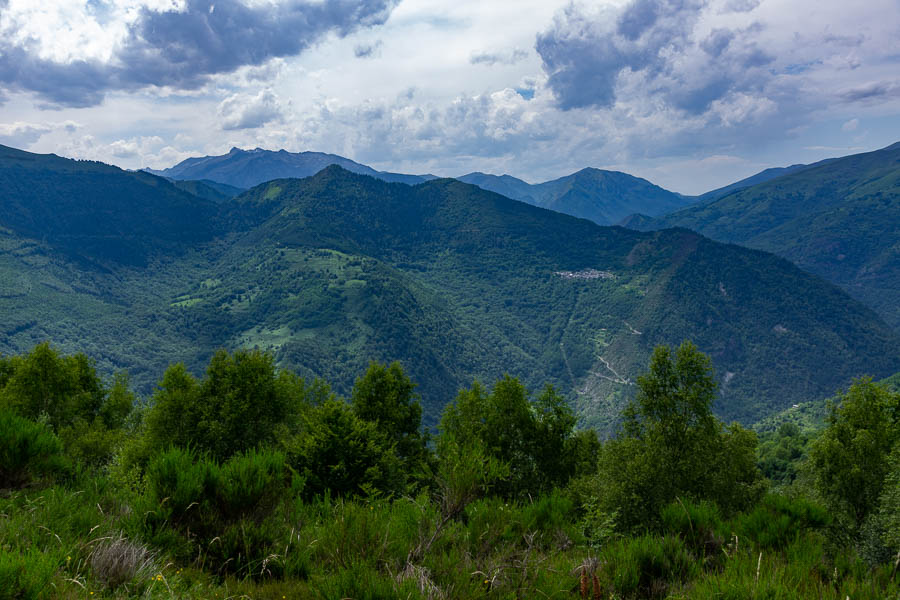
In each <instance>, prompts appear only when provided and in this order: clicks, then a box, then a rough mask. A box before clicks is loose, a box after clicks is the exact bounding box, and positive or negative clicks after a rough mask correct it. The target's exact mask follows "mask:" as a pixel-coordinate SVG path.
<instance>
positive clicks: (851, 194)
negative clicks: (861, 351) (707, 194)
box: [638, 143, 900, 328]
mask: <svg viewBox="0 0 900 600" xmlns="http://www.w3.org/2000/svg"><path fill="white" fill-rule="evenodd" d="M898 224H900V143H898V144H893V145H892V146H889V147H887V148H884V149H882V150H877V151H874V152H866V153H863V154H855V155H852V156H846V157H843V158H839V159H832V160H828V161H823V163H818V166H815V165H813V166H810V167H809V168H805V169H802V170H800V171H798V172H794V173H790V174H787V175H784V176H781V177H778V178H776V179H772V180H770V181H767V182H764V183H761V184H759V185H754V186H752V187H749V188H745V189H742V190H738V191H735V192H732V193H730V194H728V195H726V196H724V197H722V198H720V199H718V200H715V201H713V202H709V203H706V204H700V205H696V206H691V207H688V208H686V209H683V210H681V211H678V212H675V213H672V214H670V215H667V216H665V217H660V218H658V219H656V220H654V221H653V222H651V223H646V222H644V223H641V224H640V225H638V228H641V229H650V228H653V229H661V228H664V227H673V226H677V227H687V228H689V229H692V230H694V231H698V232H699V233H702V234H703V235H706V236H709V237H711V238H713V239H715V240H720V241H724V242H731V243H738V244H742V245H745V246H749V247H752V248H758V249H761V250H766V251H768V252H773V253H775V254H778V255H780V256H783V257H785V258H787V259H789V260H791V261H793V262H794V263H795V264H797V265H799V266H800V267H802V268H803V269H805V270H807V271H810V272H812V273H815V274H817V275H819V276H821V277H823V278H825V279H827V280H828V281H831V282H833V283H835V284H837V285H839V286H840V287H842V288H843V289H844V290H845V291H847V292H848V293H849V294H850V295H851V296H854V297H855V298H857V299H859V300H861V301H863V302H865V303H866V304H867V305H869V306H871V307H872V308H874V309H875V310H876V311H877V312H878V313H879V314H880V315H881V316H882V317H883V318H884V319H885V320H886V321H887V322H888V323H889V324H891V325H892V326H894V327H895V328H900V250H898V249H900V227H898Z"/></svg>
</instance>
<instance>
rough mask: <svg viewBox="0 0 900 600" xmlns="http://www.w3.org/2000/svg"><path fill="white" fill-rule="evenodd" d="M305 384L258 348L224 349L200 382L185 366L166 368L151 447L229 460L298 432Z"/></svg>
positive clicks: (152, 419) (151, 421) (150, 428)
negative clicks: (186, 450) (186, 449)
mask: <svg viewBox="0 0 900 600" xmlns="http://www.w3.org/2000/svg"><path fill="white" fill-rule="evenodd" d="M305 398H306V388H305V387H304V383H303V380H302V379H300V378H298V377H297V376H295V375H293V374H291V373H288V372H286V371H278V370H276V369H275V365H274V363H273V361H272V357H271V356H269V355H268V354H264V353H261V352H259V351H257V350H252V351H247V350H238V351H236V352H235V353H234V354H229V353H228V352H226V351H225V350H220V351H218V352H216V354H215V355H214V356H213V357H212V359H211V360H210V363H209V367H208V368H207V370H206V376H205V377H204V378H203V380H202V381H199V382H198V381H197V379H196V378H195V377H194V376H193V375H191V374H190V373H188V371H187V369H185V367H184V365H180V364H178V365H173V366H171V367H169V368H168V369H166V372H165V374H164V375H163V379H162V381H161V382H160V384H159V388H158V390H157V391H156V393H155V394H154V396H153V406H152V408H151V409H150V411H149V413H148V415H147V429H146V443H147V444H148V448H149V449H151V450H152V449H154V448H155V449H162V448H165V447H167V446H169V445H175V446H181V447H187V446H191V447H192V448H194V449H195V450H198V451H201V452H208V453H209V454H210V455H211V456H212V457H213V458H216V459H218V460H226V459H227V458H229V457H231V456H233V455H235V454H237V453H239V452H243V451H246V450H250V449H254V448H258V447H260V446H264V445H268V444H273V443H275V442H276V440H277V439H278V438H279V436H280V435H281V434H287V433H288V432H289V431H292V430H295V429H296V427H297V423H298V420H299V416H300V413H301V412H302V411H303V410H304V406H306V402H305Z"/></svg>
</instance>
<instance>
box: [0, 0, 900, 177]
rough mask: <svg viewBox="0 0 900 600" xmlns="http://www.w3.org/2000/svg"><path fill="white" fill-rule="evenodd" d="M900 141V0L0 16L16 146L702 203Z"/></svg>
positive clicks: (315, 0) (58, 3)
mask: <svg viewBox="0 0 900 600" xmlns="http://www.w3.org/2000/svg"><path fill="white" fill-rule="evenodd" d="M897 141H900V0H865V1H864V2H859V3H852V2H847V1H846V0H597V1H593V2H588V1H575V2H572V1H568V0H566V1H563V0H472V1H470V0H42V1H40V2H37V1H36V0H0V144H5V145H9V146H14V147H17V148H22V149H25V150H30V151H33V152H43V153H49V152H52V153H56V154H59V155H61V156H68V157H73V158H85V159H93V160H101V161H104V162H108V163H111V164H115V165H119V166H121V167H123V168H142V167H152V168H164V167H168V166H172V165H174V164H175V163H177V162H179V161H181V160H183V159H185V158H188V157H191V156H204V155H216V154H224V153H226V152H228V150H229V149H230V148H232V147H235V146H236V147H240V148H248V149H249V148H256V147H261V148H266V149H271V150H278V149H286V150H289V151H293V152H299V151H305V150H312V151H318V152H331V153H335V154H340V155H342V156H346V157H348V158H351V159H353V160H356V161H358V162H361V163H364V164H367V165H370V166H372V167H374V168H377V169H381V170H390V171H396V172H404V173H433V174H435V175H440V176H457V175H462V174H464V173H468V172H471V171H482V172H486V173H495V174H502V173H508V174H511V175H514V176H516V177H520V178H522V179H525V180H526V181H529V182H531V183H536V182H540V181H545V180H548V179H552V178H555V177H560V176H562V175H566V174H569V173H572V172H574V171H577V170H579V169H582V168H584V167H596V168H604V169H614V170H620V171H625V172H627V173H631V174H633V175H637V176H640V177H644V178H646V179H649V180H650V181H652V182H653V183H656V184H658V185H661V186H663V187H665V188H667V189H670V190H673V191H676V192H681V193H685V194H698V193H702V192H705V191H708V190H710V189H714V188H716V187H719V186H722V185H726V184H728V183H731V182H733V181H736V180H738V179H740V178H743V177H746V176H749V175H751V174H753V173H756V172H758V171H760V170H762V169H764V168H767V167H771V166H786V165H789V164H794V163H808V162H813V161H816V160H820V159H822V158H826V157H831V156H842V155H846V154H853V153H856V152H863V151H869V150H874V149H878V148H881V147H884V146H888V145H890V144H892V143H894V142H897Z"/></svg>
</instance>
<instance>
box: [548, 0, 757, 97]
mask: <svg viewBox="0 0 900 600" xmlns="http://www.w3.org/2000/svg"><path fill="white" fill-rule="evenodd" d="M707 8H708V3H707V2H706V1H705V0H632V2H630V3H629V4H627V5H626V6H625V7H624V8H622V9H621V10H620V11H618V12H614V11H611V10H610V9H601V10H599V11H596V10H594V11H592V10H590V9H588V8H585V7H582V6H580V5H576V4H572V5H570V6H569V7H568V8H566V9H565V10H564V11H562V12H561V13H559V14H557V16H556V18H555V19H554V23H553V25H552V26H551V27H550V29H549V30H547V31H545V32H543V33H541V34H539V35H538V36H537V42H536V44H535V48H536V49H537V51H538V54H540V56H541V59H542V61H543V68H544V71H545V72H546V73H547V76H548V85H549V86H550V88H551V89H552V90H553V92H554V94H555V95H556V98H557V101H558V105H559V107H560V108H562V109H563V110H570V109H576V108H588V107H593V108H610V107H612V106H613V105H614V103H615V102H616V101H617V100H618V99H619V96H620V94H621V92H622V91H623V90H624V89H626V88H627V85H628V84H629V83H630V84H631V87H632V89H633V90H638V89H643V90H649V92H650V93H651V94H653V96H655V98H656V99H657V100H658V101H661V102H663V103H664V104H665V105H666V106H670V107H674V108H676V109H679V110H682V111H685V112H687V113H690V114H700V113H703V112H705V111H707V110H709V109H710V107H711V106H712V104H713V102H715V101H717V100H720V99H722V98H725V97H726V96H728V95H729V94H736V93H740V92H746V91H748V90H759V89H761V87H762V86H763V84H764V83H765V81H766V80H767V79H768V78H769V77H770V75H769V73H768V72H767V71H766V69H765V68H766V67H767V66H768V65H769V64H770V63H772V62H773V61H774V57H773V56H771V55H770V54H769V53H768V52H766V51H764V50H763V49H762V48H760V47H759V46H758V45H757V43H756V41H755V38H756V37H757V36H758V34H759V33H760V30H761V29H762V26H760V25H758V24H751V25H749V26H747V27H744V28H728V27H719V28H715V29H713V30H712V31H710V32H709V33H707V34H706V35H705V36H704V37H702V38H699V39H698V37H699V36H698V35H697V32H698V30H699V29H700V28H699V27H698V25H699V24H700V23H701V21H702V18H703V17H704V13H705V11H706V10H707Z"/></svg>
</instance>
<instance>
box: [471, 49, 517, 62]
mask: <svg viewBox="0 0 900 600" xmlns="http://www.w3.org/2000/svg"><path fill="white" fill-rule="evenodd" d="M526 58H528V52H526V51H525V50H522V49H521V48H515V49H513V50H511V51H508V52H475V53H473V54H472V56H470V57H469V64H473V65H487V66H494V65H496V64H501V65H514V64H516V63H517V62H521V61H523V60H525V59H526Z"/></svg>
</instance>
